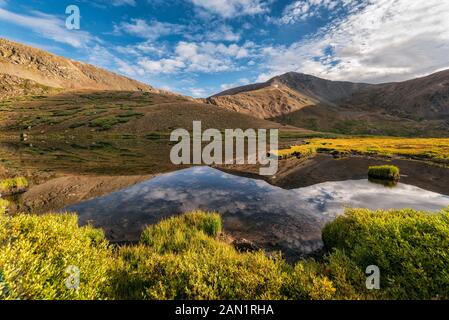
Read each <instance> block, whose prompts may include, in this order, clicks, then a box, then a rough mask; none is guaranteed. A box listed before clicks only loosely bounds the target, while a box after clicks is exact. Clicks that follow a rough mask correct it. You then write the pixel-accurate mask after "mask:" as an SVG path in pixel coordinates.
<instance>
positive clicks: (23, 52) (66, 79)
mask: <svg viewBox="0 0 449 320" xmlns="http://www.w3.org/2000/svg"><path fill="white" fill-rule="evenodd" d="M0 75H1V76H2V77H1V78H0V80H3V81H1V82H0V89H2V90H1V91H0V98H7V97H13V96H16V95H18V94H23V93H29V94H35V93H36V91H38V92H42V91H45V90H43V88H44V87H45V88H47V89H54V90H111V91H114V90H115V91H142V92H155V93H157V92H162V90H158V89H155V88H153V87H152V86H150V85H147V84H144V83H141V82H139V81H137V80H133V79H131V78H128V77H125V76H121V75H118V74H116V73H113V72H110V71H107V70H104V69H102V68H99V67H96V66H93V65H91V64H87V63H83V62H79V61H75V60H72V59H68V58H64V57H61V56H58V55H55V54H52V53H49V52H46V51H44V50H41V49H38V48H34V47H31V46H28V45H24V44H21V43H17V42H14V41H11V40H8V39H5V38H0ZM14 82H16V83H17V84H18V86H17V89H16V90H15V88H14V85H13V84H14ZM30 85H31V87H30ZM36 87H40V88H39V90H34V89H35V88H36Z"/></svg>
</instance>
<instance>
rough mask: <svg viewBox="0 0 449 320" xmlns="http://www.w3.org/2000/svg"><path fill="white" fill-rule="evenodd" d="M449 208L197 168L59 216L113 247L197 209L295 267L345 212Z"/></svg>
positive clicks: (389, 194) (408, 189)
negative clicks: (91, 229)
mask: <svg viewBox="0 0 449 320" xmlns="http://www.w3.org/2000/svg"><path fill="white" fill-rule="evenodd" d="M447 206H449V197H448V196H445V195H441V194H438V193H434V192H430V191H426V190H423V189H421V188H418V187H415V186H411V185H406V184H402V183H399V184H397V185H396V186H395V187H388V186H384V185H381V184H376V183H372V182H370V181H368V180H348V181H337V182H325V183H320V184H317V185H313V186H309V187H305V188H299V189H292V190H285V189H282V188H279V187H276V186H272V185H270V184H268V183H267V182H265V181H263V180H257V179H251V178H243V177H239V176H235V175H231V174H228V173H224V172H222V171H220V170H216V169H213V168H210V167H193V168H189V169H184V170H180V171H176V172H172V173H168V174H163V175H161V176H159V177H157V178H154V179H150V180H148V181H145V182H143V183H140V184H137V185H134V186H132V187H129V188H126V189H123V190H120V191H118V192H114V193H112V194H109V195H106V196H103V197H100V198H96V199H93V200H90V201H85V202H82V203H79V204H77V205H73V206H69V207H67V208H65V209H64V210H62V211H73V212H77V213H78V215H79V217H80V223H81V224H87V223H90V224H92V225H93V226H95V227H99V228H102V229H104V230H105V232H106V236H107V238H108V239H109V240H111V241H113V242H128V241H129V242H133V241H137V240H138V239H139V237H140V234H141V232H142V231H143V229H144V228H145V226H147V225H150V224H155V223H157V222H159V221H160V220H162V219H164V218H167V217H169V216H173V215H177V214H182V213H185V212H188V211H192V210H196V209H201V210H205V211H214V212H219V213H220V214H221V215H222V217H223V223H224V229H225V232H226V233H227V234H229V235H230V236H232V237H233V238H236V239H246V240H248V241H251V242H252V243H253V244H254V245H256V246H257V247H260V248H264V249H266V250H269V251H272V250H276V251H277V250H280V251H282V252H283V253H284V255H285V256H286V257H288V258H291V259H296V258H299V257H301V256H303V255H307V254H310V253H312V252H315V251H317V250H319V249H321V248H322V245H323V243H322V240H321V230H322V228H323V227H324V225H325V224H326V223H327V222H329V221H332V220H333V219H335V217H337V216H338V215H341V214H342V213H343V212H344V210H345V207H357V208H369V209H394V208H398V209H399V208H413V209H417V210H431V211H437V210H440V209H441V208H444V207H447Z"/></svg>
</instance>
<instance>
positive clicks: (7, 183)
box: [0, 177, 28, 194]
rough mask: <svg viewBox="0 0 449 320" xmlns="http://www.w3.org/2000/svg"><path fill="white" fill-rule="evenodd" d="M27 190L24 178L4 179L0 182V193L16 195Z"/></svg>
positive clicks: (26, 181)
mask: <svg viewBox="0 0 449 320" xmlns="http://www.w3.org/2000/svg"><path fill="white" fill-rule="evenodd" d="M26 188H28V180H27V179H26V178H24V177H18V178H12V179H4V180H1V181H0V193H7V194H9V193H16V192H22V191H25V190H26Z"/></svg>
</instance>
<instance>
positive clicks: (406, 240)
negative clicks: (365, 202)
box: [323, 209, 449, 299]
mask: <svg viewBox="0 0 449 320" xmlns="http://www.w3.org/2000/svg"><path fill="white" fill-rule="evenodd" d="M323 240H324V243H325V245H326V247H327V248H334V249H337V250H338V254H340V255H342V254H343V255H346V256H347V257H348V259H349V260H347V263H346V265H345V266H344V267H343V268H344V269H353V267H351V268H348V267H347V264H348V263H349V262H350V263H351V264H353V265H356V266H357V267H358V268H359V269H360V272H364V270H365V269H366V267H368V266H370V265H376V266H378V267H379V268H380V270H381V290H380V291H379V292H378V296H380V297H382V298H386V299H448V298H449V273H448V270H449V254H448V252H449V210H447V209H446V210H443V211H442V212H440V213H437V214H436V213H431V212H420V211H415V210H411V209H405V210H391V211H382V210H379V211H370V210H365V209H353V210H348V211H347V212H346V214H345V215H344V216H342V217H339V218H337V219H336V220H335V221H334V222H332V223H330V224H328V225H327V226H326V227H325V228H324V231H323ZM334 254H335V253H334ZM334 254H331V260H332V259H333V257H332V255H334ZM340 260H341V259H340ZM348 261H349V262H348ZM335 265H337V266H338V263H337V264H335V263H334V268H335ZM331 279H332V277H331ZM348 281H349V283H350V284H351V285H352V286H353V287H354V288H357V284H358V281H359V280H357V282H354V281H353V280H351V279H349V280H348ZM337 288H338V285H337ZM358 291H359V292H360V290H358Z"/></svg>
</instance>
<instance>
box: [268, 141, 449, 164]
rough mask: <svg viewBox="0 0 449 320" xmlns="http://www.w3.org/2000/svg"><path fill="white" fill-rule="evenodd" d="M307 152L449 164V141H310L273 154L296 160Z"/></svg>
mask: <svg viewBox="0 0 449 320" xmlns="http://www.w3.org/2000/svg"><path fill="white" fill-rule="evenodd" d="M306 150H316V151H317V152H319V153H329V154H334V155H349V154H362V155H378V156H386V157H392V156H400V157H406V158H414V159H421V160H431V161H438V162H439V161H442V162H448V161H449V139H440V138H422V139H421V138H420V139H408V138H369V137H366V138H336V139H322V138H316V139H308V140H306V142H305V144H303V145H299V146H292V147H290V148H289V149H285V150H279V151H276V152H273V153H274V154H276V155H278V156H280V157H283V158H285V157H292V156H295V155H296V154H297V153H303V152H304V151H306Z"/></svg>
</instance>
